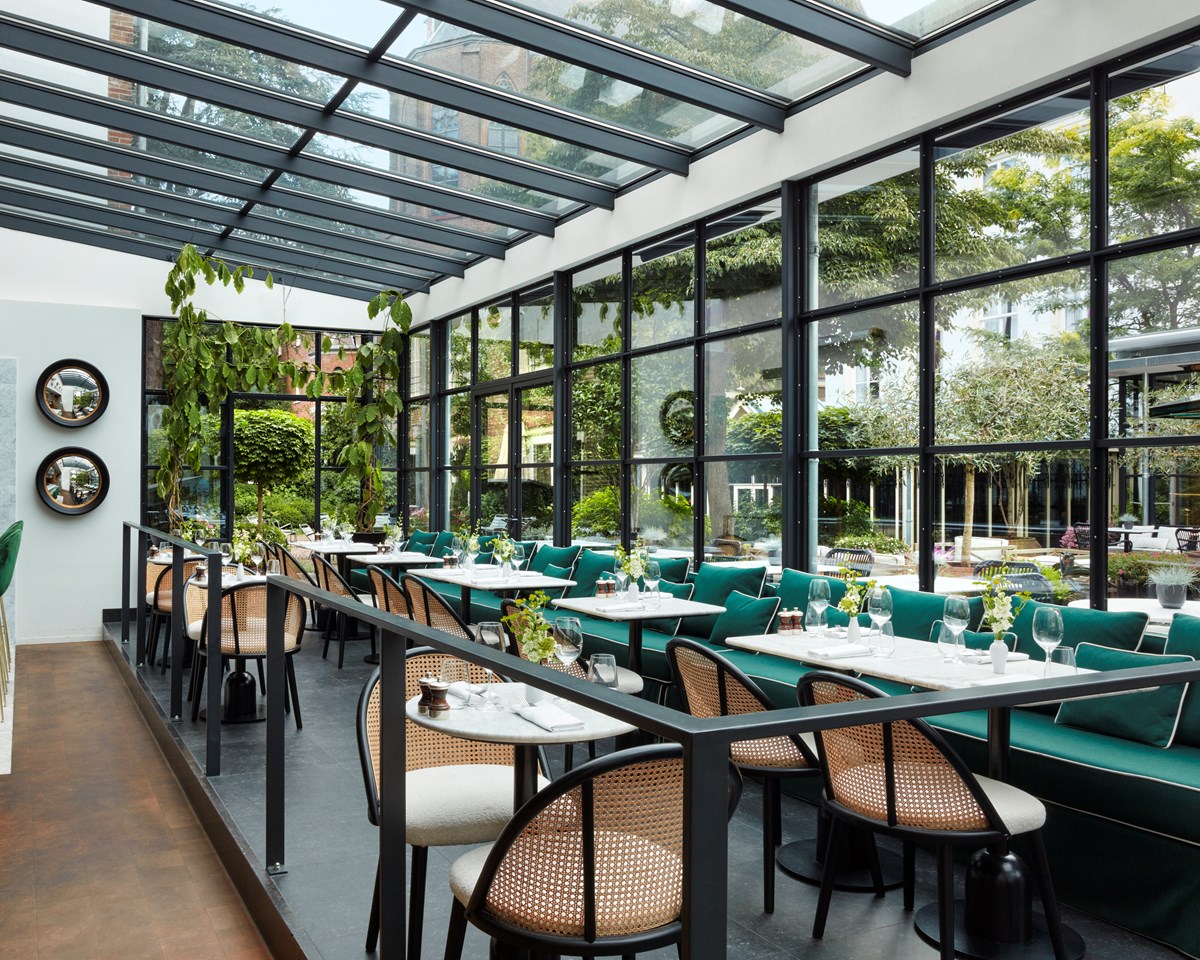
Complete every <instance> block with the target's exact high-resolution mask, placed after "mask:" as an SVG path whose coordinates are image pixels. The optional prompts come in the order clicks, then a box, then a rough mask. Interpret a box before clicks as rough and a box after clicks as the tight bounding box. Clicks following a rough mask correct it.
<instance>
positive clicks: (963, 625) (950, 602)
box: [942, 594, 971, 663]
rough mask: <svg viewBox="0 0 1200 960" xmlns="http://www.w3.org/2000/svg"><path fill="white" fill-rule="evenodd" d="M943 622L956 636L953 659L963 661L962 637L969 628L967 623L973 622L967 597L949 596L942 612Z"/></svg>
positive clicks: (958, 661)
mask: <svg viewBox="0 0 1200 960" xmlns="http://www.w3.org/2000/svg"><path fill="white" fill-rule="evenodd" d="M942 622H943V624H944V625H945V628H947V629H949V630H950V632H951V634H953V637H954V655H953V657H952V659H953V660H954V662H955V663H962V656H961V654H960V648H961V639H960V638H961V637H962V633H963V631H964V630H966V629H967V624H968V623H970V622H971V606H970V604H969V603H968V602H967V598H966V597H963V596H960V595H959V594H952V595H951V596H949V597H947V598H946V606H945V608H944V613H943V614H942Z"/></svg>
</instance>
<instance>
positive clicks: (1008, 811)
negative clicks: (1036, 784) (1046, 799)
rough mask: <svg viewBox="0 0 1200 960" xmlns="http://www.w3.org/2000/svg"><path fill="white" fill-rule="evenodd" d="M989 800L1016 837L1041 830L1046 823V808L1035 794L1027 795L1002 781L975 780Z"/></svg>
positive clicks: (986, 778)
mask: <svg viewBox="0 0 1200 960" xmlns="http://www.w3.org/2000/svg"><path fill="white" fill-rule="evenodd" d="M975 779H976V780H977V781H978V782H979V785H980V786H981V787H983V792H984V793H986V794H987V798H988V799H989V800H990V801H991V802H992V806H993V807H995V808H996V812H997V813H998V814H1000V819H1001V820H1003V821H1004V825H1005V826H1006V827H1008V830H1009V833H1011V834H1012V835H1013V836H1014V837H1015V836H1019V835H1020V834H1022V833H1030V832H1031V831H1033V830H1040V829H1041V828H1042V825H1043V824H1045V822H1046V808H1045V807H1044V806H1043V805H1042V801H1041V800H1039V799H1038V798H1037V797H1035V796H1033V794H1030V793H1026V792H1025V791H1024V790H1020V789H1018V788H1017V787H1014V786H1013V785H1012V784H1011V783H1004V782H1003V781H1002V780H992V779H991V778H990V777H976V778H975Z"/></svg>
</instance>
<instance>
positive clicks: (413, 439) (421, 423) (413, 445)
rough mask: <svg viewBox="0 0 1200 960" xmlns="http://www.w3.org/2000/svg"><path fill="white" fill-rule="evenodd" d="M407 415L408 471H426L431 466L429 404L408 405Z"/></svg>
mask: <svg viewBox="0 0 1200 960" xmlns="http://www.w3.org/2000/svg"><path fill="white" fill-rule="evenodd" d="M406 412H407V413H408V463H407V464H406V466H407V467H408V469H410V470H428V469H429V467H430V466H431V465H432V459H431V458H432V450H431V448H430V438H429V403H428V401H426V402H424V403H410V404H409V405H408V409H407V411H406Z"/></svg>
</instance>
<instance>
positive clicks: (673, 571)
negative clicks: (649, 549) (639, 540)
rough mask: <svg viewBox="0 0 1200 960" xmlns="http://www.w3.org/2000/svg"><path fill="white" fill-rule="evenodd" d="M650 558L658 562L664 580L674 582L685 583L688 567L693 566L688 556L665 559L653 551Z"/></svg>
mask: <svg viewBox="0 0 1200 960" xmlns="http://www.w3.org/2000/svg"><path fill="white" fill-rule="evenodd" d="M650 559H651V560H653V561H654V562H655V563H657V564H658V572H659V573H660V574H662V578H663V579H664V580H670V581H671V582H672V583H683V582H684V581H685V580H687V575H688V569H689V568H690V567H691V561H690V560H688V558H687V557H670V558H666V559H663V558H660V557H657V556H655V555H654V554H653V553H652V554H650Z"/></svg>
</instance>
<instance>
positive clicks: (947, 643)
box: [933, 620, 958, 663]
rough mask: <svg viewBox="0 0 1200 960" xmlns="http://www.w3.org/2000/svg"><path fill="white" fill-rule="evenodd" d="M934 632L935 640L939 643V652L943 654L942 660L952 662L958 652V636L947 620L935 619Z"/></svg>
mask: <svg viewBox="0 0 1200 960" xmlns="http://www.w3.org/2000/svg"><path fill="white" fill-rule="evenodd" d="M933 632H934V636H933V640H934V641H935V642H936V643H937V648H938V653H940V654H941V655H942V662H943V663H952V662H953V661H954V658H955V656H957V654H958V636H957V635H956V634H955V632H954V631H953V630H951V629H950V628H949V627H948V626H947V625H946V621H945V620H935V621H934V622H933Z"/></svg>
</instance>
